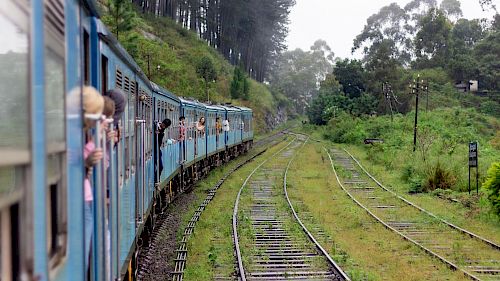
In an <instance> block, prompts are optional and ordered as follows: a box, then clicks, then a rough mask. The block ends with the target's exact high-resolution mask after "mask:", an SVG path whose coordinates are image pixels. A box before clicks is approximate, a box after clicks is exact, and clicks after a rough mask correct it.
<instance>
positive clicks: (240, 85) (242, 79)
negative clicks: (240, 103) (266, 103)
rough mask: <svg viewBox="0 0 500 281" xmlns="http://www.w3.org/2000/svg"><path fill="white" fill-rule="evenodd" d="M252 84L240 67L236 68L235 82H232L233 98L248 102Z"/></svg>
mask: <svg viewBox="0 0 500 281" xmlns="http://www.w3.org/2000/svg"><path fill="white" fill-rule="evenodd" d="M249 93H250V84H249V82H248V79H247V77H246V75H245V72H244V71H243V70H242V69H241V68H240V67H235V68H234V74H233V81H231V98H233V99H239V98H242V99H245V100H248V98H249V96H248V95H249Z"/></svg>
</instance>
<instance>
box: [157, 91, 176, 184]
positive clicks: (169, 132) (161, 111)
mask: <svg viewBox="0 0 500 281" xmlns="http://www.w3.org/2000/svg"><path fill="white" fill-rule="evenodd" d="M150 83H151V84H152V85H153V88H154V91H155V96H154V103H155V109H156V111H155V118H154V120H155V122H156V123H158V122H162V121H163V120H165V119H167V118H168V119H170V121H171V122H172V124H171V126H170V127H169V128H168V129H166V131H165V137H164V139H163V142H162V144H161V150H162V161H163V172H162V173H161V175H158V176H157V178H156V179H155V182H157V183H158V182H159V183H165V182H169V181H170V180H171V179H172V177H173V176H174V175H175V174H177V173H179V171H180V167H181V165H180V161H179V160H180V148H179V144H178V140H179V117H180V116H181V111H180V110H181V103H180V99H179V98H178V97H176V96H174V95H173V94H172V93H170V92H169V91H167V90H165V89H163V88H161V87H159V86H158V85H156V84H154V83H152V82H150ZM154 126H155V128H156V127H157V125H156V124H155V125H154ZM155 136H156V135H155ZM169 140H170V141H169ZM155 143H156V139H155ZM163 187H164V186H160V188H163Z"/></svg>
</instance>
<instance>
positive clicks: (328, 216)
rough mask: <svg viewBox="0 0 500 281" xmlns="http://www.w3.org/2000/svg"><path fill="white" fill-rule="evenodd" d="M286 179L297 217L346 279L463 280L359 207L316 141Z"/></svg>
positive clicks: (303, 151) (458, 274) (301, 154)
mask: <svg viewBox="0 0 500 281" xmlns="http://www.w3.org/2000/svg"><path fill="white" fill-rule="evenodd" d="M304 163H307V165H304ZM344 172H347V171H345V170H344ZM287 179H288V181H287V186H288V188H287V189H288V194H289V196H290V199H291V201H292V204H293V205H294V208H295V210H296V211H297V213H298V215H299V217H300V218H301V220H302V221H303V223H305V224H306V227H307V228H308V229H309V230H310V231H311V232H312V233H313V235H315V237H316V239H318V241H319V242H320V244H321V245H322V247H323V248H324V249H325V250H326V251H327V252H329V254H330V255H331V256H332V258H333V259H334V260H335V261H336V262H337V263H338V264H339V265H340V266H341V268H342V269H343V270H344V271H345V272H346V273H347V274H348V275H349V277H350V278H351V280H353V281H355V280H356V281H357V280H359V281H361V280H364V281H367V280H465V278H466V277H464V276H462V275H461V274H460V273H458V272H453V271H451V270H449V269H448V268H446V267H445V266H444V265H442V264H439V263H436V262H435V261H434V260H432V259H431V258H429V257H428V256H426V255H425V254H423V253H422V252H421V251H420V250H419V249H417V248H416V247H415V246H413V245H411V244H410V243H408V242H407V241H404V240H403V239H401V238H400V237H399V236H398V235H397V234H395V233H394V232H392V231H390V230H388V229H386V228H384V227H383V226H382V225H381V224H379V223H376V222H375V221H374V220H373V218H372V217H371V216H370V215H368V214H367V213H366V212H365V211H364V210H363V209H361V208H359V206H357V205H356V203H354V202H353V201H352V200H351V199H350V198H349V197H348V196H347V194H346V193H345V192H344V191H343V190H342V189H341V188H340V186H339V185H338V183H337V180H336V179H335V176H334V174H333V172H332V169H331V166H330V162H329V160H328V157H327V156H326V154H325V152H324V150H323V148H322V145H321V144H318V143H315V142H310V143H309V144H307V145H306V146H304V148H303V149H302V150H301V151H300V152H299V153H298V155H297V157H296V158H295V160H294V161H293V163H292V165H291V167H290V170H289V173H288V176H287ZM320 233H321V234H320ZM431 265H432V266H431Z"/></svg>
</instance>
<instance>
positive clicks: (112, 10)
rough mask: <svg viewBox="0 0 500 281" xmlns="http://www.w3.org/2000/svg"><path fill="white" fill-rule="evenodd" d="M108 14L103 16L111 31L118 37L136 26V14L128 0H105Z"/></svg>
mask: <svg viewBox="0 0 500 281" xmlns="http://www.w3.org/2000/svg"><path fill="white" fill-rule="evenodd" d="M106 7H107V9H108V14H107V15H106V16H105V17H104V18H103V19H104V21H105V23H106V24H107V25H108V26H109V27H110V28H111V32H113V34H114V35H115V36H116V39H120V34H121V33H124V32H128V31H130V30H132V29H133V28H134V27H135V26H136V21H137V15H136V14H135V12H134V9H133V7H132V5H131V2H130V1H127V0H107V1H106Z"/></svg>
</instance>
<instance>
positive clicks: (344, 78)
mask: <svg viewBox="0 0 500 281" xmlns="http://www.w3.org/2000/svg"><path fill="white" fill-rule="evenodd" d="M333 74H334V75H335V77H336V78H337V80H338V81H339V82H340V84H341V85H342V87H343V91H344V93H345V94H346V95H347V96H349V97H350V98H355V97H359V96H361V93H363V92H365V91H366V86H365V83H366V72H365V69H364V68H363V65H362V64H361V61H358V60H349V59H344V60H342V61H337V63H336V64H335V67H334V68H333Z"/></svg>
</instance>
